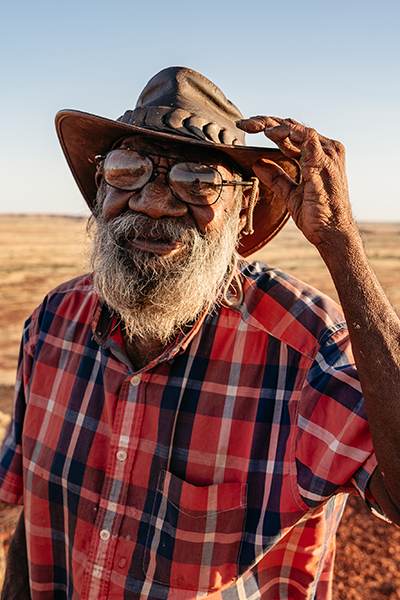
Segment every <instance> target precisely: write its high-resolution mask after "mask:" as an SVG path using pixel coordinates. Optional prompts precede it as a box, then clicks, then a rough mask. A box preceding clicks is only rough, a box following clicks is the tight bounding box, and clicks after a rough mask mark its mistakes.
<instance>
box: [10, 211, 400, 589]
mask: <svg viewBox="0 0 400 600" xmlns="http://www.w3.org/2000/svg"><path fill="white" fill-rule="evenodd" d="M360 227H361V230H362V232H363V236H364V242H365V246H366V249H367V252H368V255H369V257H370V260H371V262H372V264H373V266H374V268H375V271H376V273H377V275H378V277H379V279H380V281H381V283H382V284H383V286H384V288H385V290H386V293H387V294H388V296H389V298H390V300H391V302H392V304H393V305H394V306H395V308H396V310H400V224H364V225H361V226H360ZM85 240H86V219H85V218H70V217H50V216H12V215H0V436H1V438H2V437H3V436H4V434H5V432H6V429H7V426H8V423H9V421H10V414H11V410H12V397H13V381H14V375H15V367H16V363H17V358H18V352H19V343H20V336H21V331H22V326H23V322H24V320H25V319H26V318H27V317H28V316H29V314H30V313H31V312H32V310H33V309H34V308H35V307H36V306H37V305H38V304H40V302H41V300H42V298H43V296H44V295H45V294H46V293H47V292H48V291H49V290H50V289H51V288H53V287H55V286H56V285H57V284H59V283H61V282H62V281H66V280H67V279H71V278H73V277H76V276H77V275H79V274H81V273H84V272H86V271H87V261H86V257H85V256H86V249H87V247H88V243H87V241H85ZM254 257H255V258H258V259H260V260H264V261H265V262H268V263H269V264H271V265H274V266H277V267H279V268H281V269H283V270H285V271H287V272H289V273H291V274H293V275H294V276H296V277H299V278H300V279H304V280H305V281H307V282H308V283H310V284H311V285H313V286H315V287H317V288H318V289H320V290H321V291H323V292H324V293H326V294H328V295H329V296H331V297H332V298H333V299H335V300H337V296H336V293H335V291H334V288H333V285H332V283H331V281H330V278H329V274H328V272H327V270H326V268H325V266H324V265H323V263H322V261H321V260H320V258H319V256H318V254H317V252H316V250H315V249H314V248H313V247H312V246H311V245H310V244H308V242H307V241H306V240H304V239H303V238H302V236H301V234H300V233H299V232H298V231H297V229H296V227H295V226H294V225H293V224H292V223H289V224H288V225H286V227H285V228H284V230H283V231H282V232H281V233H280V234H279V235H278V236H277V238H275V240H273V241H272V242H271V243H270V244H269V245H268V246H267V247H266V248H265V249H264V250H262V251H261V252H259V253H258V254H257V255H254ZM372 367H373V365H371V368H372ZM19 512H20V508H19V507H10V506H8V505H6V504H4V503H0V589H1V586H2V583H1V582H2V578H3V575H4V568H5V561H6V553H7V548H8V544H9V540H10V537H11V535H12V531H13V528H14V526H15V523H16V521H17V519H18V515H19ZM387 598H389V599H390V600H396V599H400V529H398V528H396V527H395V526H394V525H391V524H388V523H385V522H384V521H380V520H379V519H377V518H375V517H373V516H372V515H370V513H369V511H368V509H367V508H366V507H365V506H364V504H363V503H362V501H360V500H359V499H357V498H355V497H352V498H350V500H349V502H348V505H347V507H346V510H345V514H344V517H343V519H342V522H341V524H340V527H339V533H338V536H337V559H336V568H335V579H334V592H333V600H379V599H387Z"/></svg>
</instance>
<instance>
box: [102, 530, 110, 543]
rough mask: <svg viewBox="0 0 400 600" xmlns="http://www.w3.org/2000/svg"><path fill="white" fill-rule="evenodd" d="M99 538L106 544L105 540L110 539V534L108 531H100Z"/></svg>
mask: <svg viewBox="0 0 400 600" xmlns="http://www.w3.org/2000/svg"><path fill="white" fill-rule="evenodd" d="M100 537H101V539H102V540H103V541H104V542H106V541H107V540H109V539H110V537H111V533H110V532H109V531H108V529H102V530H101V531H100Z"/></svg>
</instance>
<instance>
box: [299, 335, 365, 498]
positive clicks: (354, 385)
mask: <svg viewBox="0 0 400 600" xmlns="http://www.w3.org/2000/svg"><path fill="white" fill-rule="evenodd" d="M297 425H298V430H297V431H298V434H297V445H296V454H295V461H296V469H297V483H298V490H299V493H300V496H301V499H302V500H303V502H304V503H305V504H306V505H307V506H308V507H309V508H313V507H315V506H317V505H318V504H320V503H321V502H324V501H325V500H327V499H328V498H329V497H330V496H332V495H333V494H334V493H336V492H337V491H339V488H342V489H343V488H345V489H347V491H349V490H351V489H353V492H354V493H355V490H357V492H358V493H359V494H360V495H361V497H362V498H364V499H365V493H366V488H367V484H368V481H369V479H370V477H371V475H372V473H373V471H374V469H375V468H376V466H377V461H376V457H375V453H374V449H373V445H372V440H371V435H370V431H369V426H368V421H367V413H366V408H365V404H364V399H363V396H362V391H361V385H360V383H359V380H358V375H357V370H356V368H355V365H354V359H353V354H352V350H351V345H350V338H349V335H348V330H347V328H346V327H345V326H342V327H340V328H336V330H334V331H332V329H326V330H325V331H323V332H322V334H321V336H320V340H319V350H318V352H317V354H316V356H315V359H314V361H313V364H312V366H311V368H310V369H309V372H308V374H307V377H306V380H305V383H304V385H303V389H302V392H301V398H300V402H299V410H298V421H297Z"/></svg>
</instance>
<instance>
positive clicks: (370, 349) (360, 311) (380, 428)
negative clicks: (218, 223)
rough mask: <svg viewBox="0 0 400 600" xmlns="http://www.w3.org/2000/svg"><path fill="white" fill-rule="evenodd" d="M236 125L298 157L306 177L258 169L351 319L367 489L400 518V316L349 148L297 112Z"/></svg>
mask: <svg viewBox="0 0 400 600" xmlns="http://www.w3.org/2000/svg"><path fill="white" fill-rule="evenodd" d="M237 125H238V127H239V128H242V129H244V130H245V131H247V132H248V133H258V132H261V131H264V133H265V135H266V136H267V137H268V138H269V139H270V140H272V141H273V142H275V143H276V144H277V145H278V147H279V148H280V149H281V151H282V152H283V153H284V154H285V155H286V156H289V157H291V158H294V159H296V160H297V161H298V162H299V164H300V167H301V172H302V182H301V183H300V184H296V183H295V182H294V181H293V180H292V179H291V178H290V177H289V176H288V175H286V174H285V173H284V172H283V171H282V169H280V167H278V166H277V165H276V164H274V163H272V162H271V161H268V160H265V159H261V160H258V161H257V162H256V163H255V164H254V166H253V170H254V172H255V174H256V175H257V176H258V177H259V178H260V179H261V180H262V181H263V182H264V183H265V184H266V185H267V186H269V187H270V188H271V189H272V190H273V191H274V192H275V193H276V194H278V195H279V196H280V197H281V198H282V200H283V201H284V202H285V203H286V205H287V208H288V210H289V212H290V214H291V216H292V218H293V220H294V221H295V223H296V225H297V226H298V227H299V229H300V230H301V231H302V232H303V234H304V235H305V237H306V238H307V239H308V240H309V241H310V242H311V243H312V244H314V246H315V247H316V248H317V249H318V251H319V253H320V255H321V257H322V259H323V260H324V262H325V263H326V265H327V267H328V269H329V271H330V274H331V276H332V279H333V281H334V284H335V287H336V289H337V292H338V295H339V298H340V301H341V304H342V307H343V311H344V314H345V317H346V321H347V323H348V325H349V332H350V339H351V342H352V347H353V352H354V358H355V362H356V365H357V369H358V373H359V377H360V382H361V386H362V389H363V394H364V398H365V404H366V408H367V413H368V422H369V426H370V430H371V436H372V440H373V444H374V449H375V452H376V456H377V459H378V465H379V466H378V468H377V469H376V470H375V472H374V474H373V476H372V478H371V480H370V483H369V489H370V491H371V492H372V494H373V496H374V498H375V500H376V501H377V502H378V504H379V505H380V507H381V508H382V509H383V510H384V511H385V512H386V514H387V515H388V516H389V517H390V518H391V519H392V520H393V521H394V522H395V523H397V524H398V525H400V392H399V390H400V321H399V319H398V317H397V314H396V313H395V311H394V310H393V308H392V306H391V305H390V302H389V300H388V299H387V297H386V295H385V293H384V292H383V290H382V288H381V286H380V284H379V282H378V281H377V279H376V277H375V274H374V273H373V271H372V268H371V266H370V264H369V262H368V259H367V257H366V255H365V252H364V248H363V245H362V241H361V237H360V234H359V231H358V229H357V227H356V226H355V225H354V221H353V216H352V212H351V207H350V202H349V194H348V188H347V179H346V172H345V152H344V148H343V146H342V144H340V143H339V142H336V141H334V140H330V139H328V138H326V137H324V136H322V135H320V134H319V133H317V132H316V131H315V130H314V129H310V128H308V127H305V126H304V125H301V124H299V123H297V122H296V121H294V120H293V119H279V118H277V117H264V116H258V117H252V118H250V119H244V120H243V121H238V122H237Z"/></svg>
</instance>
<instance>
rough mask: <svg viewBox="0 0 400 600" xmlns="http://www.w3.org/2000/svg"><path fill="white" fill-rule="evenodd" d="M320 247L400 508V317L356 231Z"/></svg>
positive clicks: (379, 450)
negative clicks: (379, 280) (338, 301)
mask: <svg viewBox="0 0 400 600" xmlns="http://www.w3.org/2000/svg"><path fill="white" fill-rule="evenodd" d="M318 249H319V251H320V254H321V256H322V258H323V260H324V261H325V263H326V265H327V267H328V269H329V271H330V273H331V276H332V279H333V281H334V284H335V287H336V289H337V292H338V295H339V299H340V302H341V304H342V307H343V311H344V314H345V318H346V321H347V323H348V327H349V332H350V339H351V343H352V347H353V352H354V358H355V362H356V366H357V370H358V373H359V377H360V382H361V386H362V390H363V394H364V398H365V404H366V409H367V414H368V422H369V426H370V431H371V436H372V441H373V444H374V449H375V452H376V456H377V459H378V464H379V468H380V471H381V473H382V480H383V482H384V484H385V487H386V490H387V492H388V494H389V496H390V498H391V500H392V501H393V502H394V504H395V505H396V506H397V507H400V392H399V391H400V321H399V318H398V317H397V315H396V313H395V311H394V309H393V307H392V306H391V304H390V302H389V300H388V298H387V296H386V295H385V293H384V291H383V289H382V287H381V285H380V284H379V282H378V280H377V278H376V276H375V274H374V272H373V270H372V268H371V265H370V264H369V261H368V259H367V257H366V255H365V252H364V249H363V245H362V241H361V238H360V236H359V234H358V232H357V231H356V230H355V229H354V230H353V231H352V232H350V233H346V234H338V235H336V237H333V239H332V240H330V241H329V243H325V244H323V245H322V244H321V245H320V246H319V247H318ZM382 508H384V507H382Z"/></svg>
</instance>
